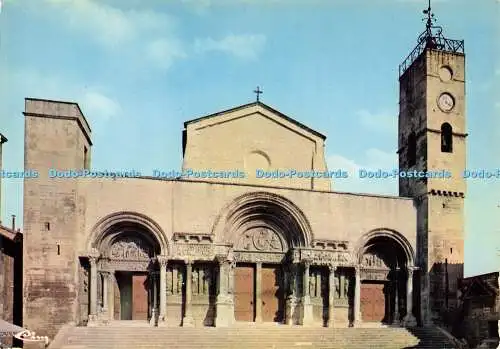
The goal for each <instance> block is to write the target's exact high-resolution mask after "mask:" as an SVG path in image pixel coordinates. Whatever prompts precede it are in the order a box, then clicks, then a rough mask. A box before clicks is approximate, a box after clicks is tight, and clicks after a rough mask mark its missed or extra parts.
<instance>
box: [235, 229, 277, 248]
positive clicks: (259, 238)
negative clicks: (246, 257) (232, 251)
mask: <svg viewBox="0 0 500 349" xmlns="http://www.w3.org/2000/svg"><path fill="white" fill-rule="evenodd" d="M238 246H239V249H242V250H247V251H252V250H253V251H270V252H274V251H276V252H281V251H283V246H282V243H281V240H280V238H279V236H278V234H277V233H276V232H274V231H272V230H271V229H267V228H259V229H255V230H250V231H247V232H245V233H244V234H243V236H242V237H241V239H240V241H239V244H238Z"/></svg>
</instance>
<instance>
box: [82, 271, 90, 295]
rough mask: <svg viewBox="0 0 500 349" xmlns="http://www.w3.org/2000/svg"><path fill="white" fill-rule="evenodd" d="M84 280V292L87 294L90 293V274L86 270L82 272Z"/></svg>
mask: <svg viewBox="0 0 500 349" xmlns="http://www.w3.org/2000/svg"><path fill="white" fill-rule="evenodd" d="M82 280H83V292H84V293H87V292H88V291H89V272H88V270H87V269H86V268H83V270H82Z"/></svg>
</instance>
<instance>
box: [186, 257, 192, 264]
mask: <svg viewBox="0 0 500 349" xmlns="http://www.w3.org/2000/svg"><path fill="white" fill-rule="evenodd" d="M193 262H194V261H193V258H191V257H188V258H184V264H186V265H190V264H193Z"/></svg>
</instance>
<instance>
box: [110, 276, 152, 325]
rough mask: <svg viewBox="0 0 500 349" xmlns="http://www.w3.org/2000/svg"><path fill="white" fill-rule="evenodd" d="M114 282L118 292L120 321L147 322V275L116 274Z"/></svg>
mask: <svg viewBox="0 0 500 349" xmlns="http://www.w3.org/2000/svg"><path fill="white" fill-rule="evenodd" d="M116 280H117V282H118V288H119V290H120V320H147V319H148V283H147V274H145V273H132V272H117V273H116Z"/></svg>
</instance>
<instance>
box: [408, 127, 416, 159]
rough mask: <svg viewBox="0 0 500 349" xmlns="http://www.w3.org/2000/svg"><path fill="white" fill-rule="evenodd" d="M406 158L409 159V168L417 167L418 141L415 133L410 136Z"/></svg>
mask: <svg viewBox="0 0 500 349" xmlns="http://www.w3.org/2000/svg"><path fill="white" fill-rule="evenodd" d="M406 157H407V159H408V166H415V164H416V163H417V139H416V137H415V133H413V132H412V133H410V135H409V136H408V145H407V148H406Z"/></svg>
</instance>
